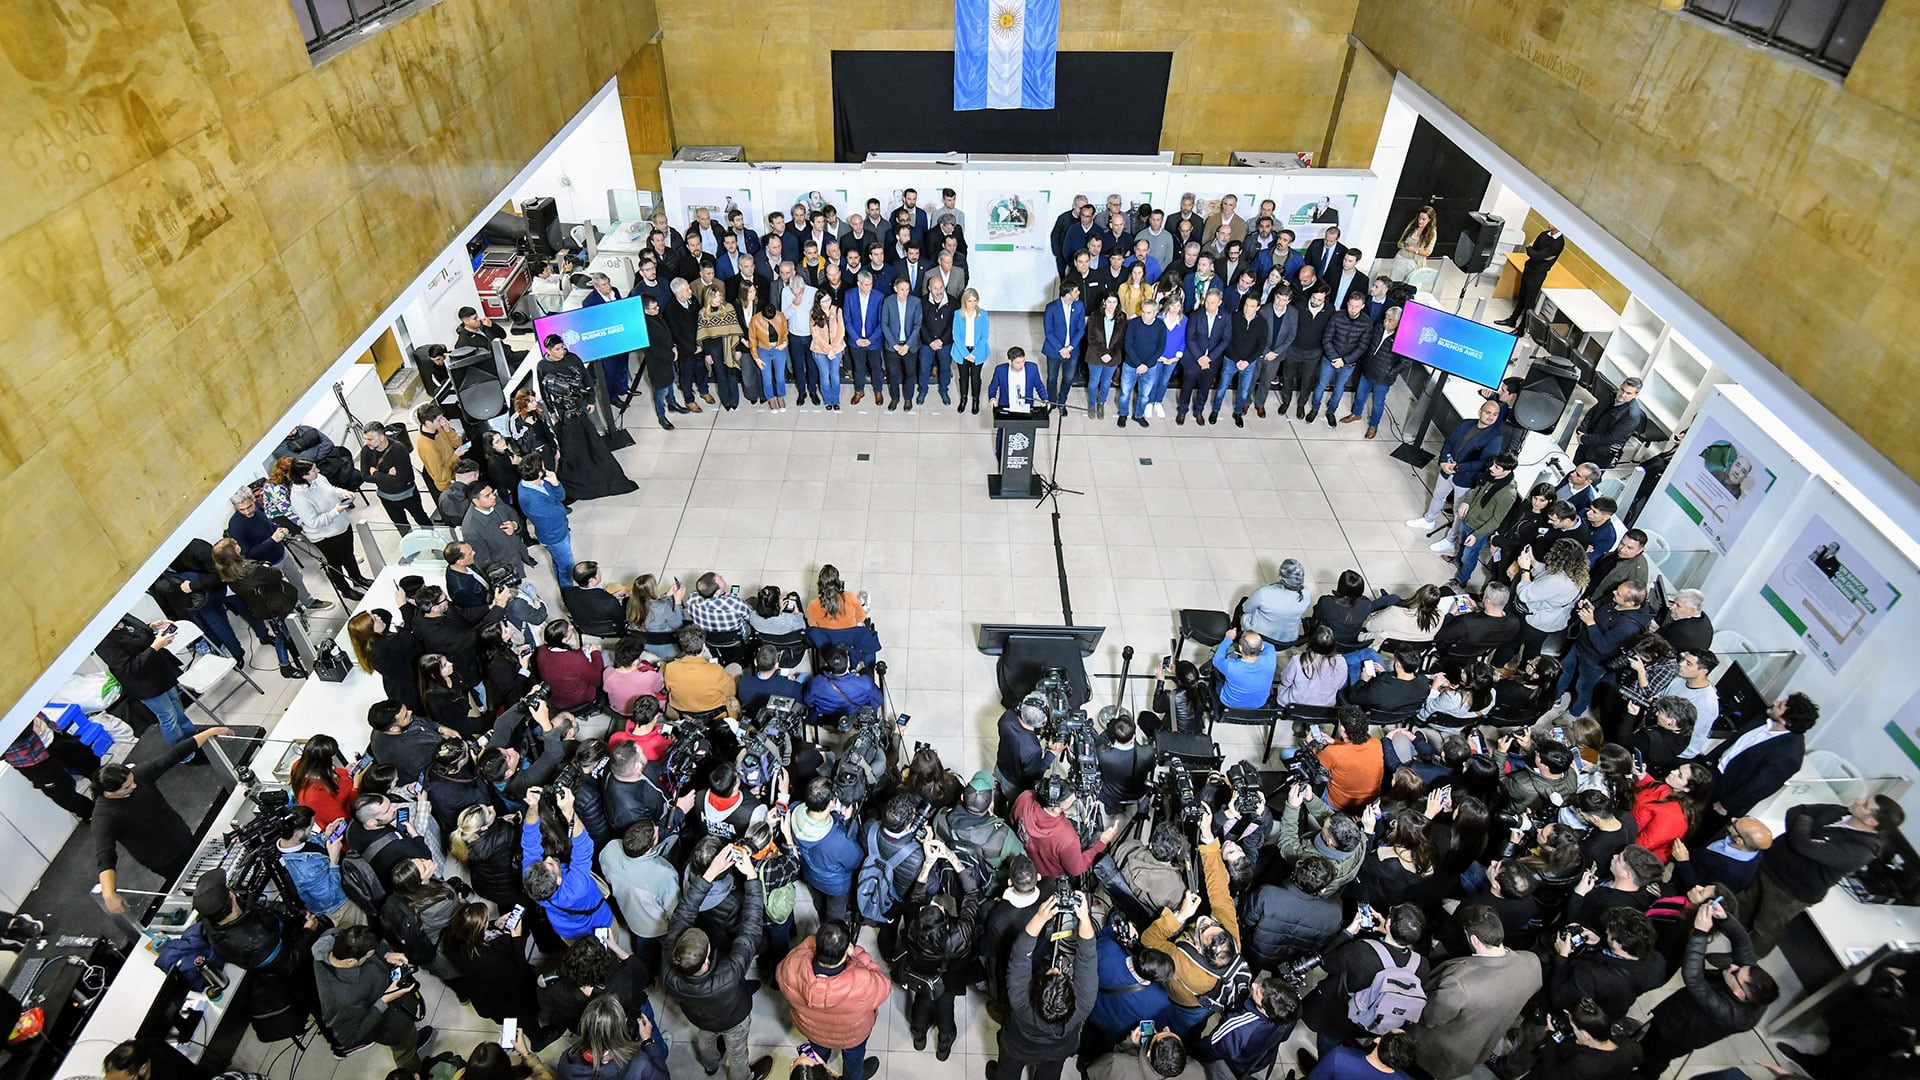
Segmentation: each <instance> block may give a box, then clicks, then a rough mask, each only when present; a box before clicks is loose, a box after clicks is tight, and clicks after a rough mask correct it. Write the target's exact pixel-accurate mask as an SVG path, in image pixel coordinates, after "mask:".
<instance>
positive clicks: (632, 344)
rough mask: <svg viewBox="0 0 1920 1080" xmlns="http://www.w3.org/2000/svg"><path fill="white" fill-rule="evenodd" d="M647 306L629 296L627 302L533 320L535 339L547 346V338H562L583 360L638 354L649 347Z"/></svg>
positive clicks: (640, 298)
mask: <svg viewBox="0 0 1920 1080" xmlns="http://www.w3.org/2000/svg"><path fill="white" fill-rule="evenodd" d="M644 304H645V298H644V297H639V296H629V297H627V298H626V299H625V300H615V301H613V302H611V303H606V304H595V305H594V306H592V307H583V308H578V309H576V310H573V311H563V312H561V313H560V314H558V315H548V316H546V317H545V318H541V319H535V320H533V337H534V340H536V341H542V342H544V341H546V340H547V335H548V334H559V335H560V340H561V341H563V342H565V343H566V346H567V350H568V351H569V352H571V353H573V354H574V355H576V356H578V357H579V358H580V359H582V360H598V359H600V358H601V357H603V356H613V355H614V354H616V353H629V352H637V351H639V350H640V349H644V348H646V347H647V311H646V308H645V306H644Z"/></svg>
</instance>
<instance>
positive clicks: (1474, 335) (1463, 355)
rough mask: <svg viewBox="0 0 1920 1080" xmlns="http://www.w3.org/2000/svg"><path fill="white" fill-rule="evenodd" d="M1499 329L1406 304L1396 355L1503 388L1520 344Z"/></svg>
mask: <svg viewBox="0 0 1920 1080" xmlns="http://www.w3.org/2000/svg"><path fill="white" fill-rule="evenodd" d="M1518 340H1519V339H1518V338H1515V337H1514V336H1513V335H1512V334H1509V333H1507V332H1506V331H1504V330H1501V329H1500V328H1498V327H1494V326H1487V325H1485V324H1483V323H1477V322H1474V321H1473V320H1472V319H1463V318H1461V317H1460V316H1458V315H1454V314H1450V313H1448V312H1445V311H1441V310H1440V309H1439V308H1433V307H1428V306H1427V305H1425V304H1420V303H1415V302H1414V301H1411V300H1409V301H1407V305H1406V308H1405V310H1403V311H1401V313H1400V329H1399V330H1397V331H1396V332H1395V333H1394V335H1393V351H1394V352H1397V353H1399V354H1400V355H1401V356H1404V357H1407V358H1408V359H1410V360H1417V361H1419V362H1420V363H1422V364H1425V365H1427V366H1428V367H1432V368H1438V369H1439V370H1441V371H1444V372H1447V373H1448V374H1450V375H1458V376H1460V377H1461V378H1463V379H1465V380H1467V381H1468V382H1472V383H1479V384H1480V385H1481V386H1485V387H1487V388H1489V389H1492V388H1496V387H1498V386H1499V385H1500V379H1501V377H1502V376H1504V375H1506V373H1507V362H1508V361H1509V360H1512V359H1513V347H1514V345H1515V344H1516V343H1517V342H1518Z"/></svg>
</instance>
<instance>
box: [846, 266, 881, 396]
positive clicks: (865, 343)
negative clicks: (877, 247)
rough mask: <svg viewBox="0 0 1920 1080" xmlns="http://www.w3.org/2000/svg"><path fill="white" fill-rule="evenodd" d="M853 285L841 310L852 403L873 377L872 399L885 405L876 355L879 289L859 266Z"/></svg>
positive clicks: (878, 337) (868, 271)
mask: <svg viewBox="0 0 1920 1080" xmlns="http://www.w3.org/2000/svg"><path fill="white" fill-rule="evenodd" d="M854 281H855V288H854V290H853V291H852V292H850V293H848V294H847V299H846V303H845V305H844V308H845V310H844V311H843V312H842V318H843V319H844V321H845V323H846V327H847V356H848V358H849V359H850V360H851V361H852V366H853V404H855V405H858V404H860V400H861V399H862V398H864V397H866V392H867V380H869V379H871V380H873V403H874V404H875V405H885V404H886V403H887V401H886V394H885V392H884V391H882V390H881V386H882V384H883V383H884V382H885V380H886V369H885V368H884V367H883V366H882V361H881V358H880V303H881V301H882V299H883V297H882V296H881V294H880V290H879V289H876V288H874V287H873V271H871V270H862V271H860V274H859V276H858V277H856V278H855V279H854Z"/></svg>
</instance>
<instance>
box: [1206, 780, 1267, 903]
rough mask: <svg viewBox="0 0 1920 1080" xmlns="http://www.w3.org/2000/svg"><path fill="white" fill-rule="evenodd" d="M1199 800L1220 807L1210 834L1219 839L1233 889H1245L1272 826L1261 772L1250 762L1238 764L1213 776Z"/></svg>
mask: <svg viewBox="0 0 1920 1080" xmlns="http://www.w3.org/2000/svg"><path fill="white" fill-rule="evenodd" d="M1200 797H1201V799H1202V801H1204V802H1206V803H1208V804H1209V805H1211V804H1212V803H1213V802H1215V801H1216V800H1218V802H1219V803H1220V809H1218V810H1215V811H1214V812H1213V831H1214V833H1215V834H1216V835H1218V836H1219V837H1220V841H1221V844H1222V847H1221V853H1222V855H1223V856H1224V858H1225V859H1226V862H1227V870H1228V871H1230V872H1231V873H1232V874H1233V880H1234V884H1235V886H1236V887H1238V886H1244V885H1245V884H1246V882H1247V880H1248V879H1249V878H1250V877H1251V876H1252V874H1253V859H1254V857H1255V856H1257V855H1258V854H1259V853H1260V848H1261V847H1262V846H1263V845H1264V844H1265V843H1266V842H1267V834H1268V833H1269V832H1271V831H1272V826H1273V815H1272V814H1270V813H1268V812H1267V796H1266V793H1265V792H1263V791H1261V790H1260V772H1259V770H1258V769H1255V768H1254V767H1253V765H1252V763H1251V762H1246V761H1241V762H1238V763H1236V764H1235V765H1234V766H1233V767H1232V768H1230V769H1228V770H1227V771H1226V772H1224V773H1220V772H1216V773H1214V774H1213V776H1212V777H1210V778H1209V780H1208V782H1207V787H1206V789H1205V790H1204V791H1202V792H1201V796H1200Z"/></svg>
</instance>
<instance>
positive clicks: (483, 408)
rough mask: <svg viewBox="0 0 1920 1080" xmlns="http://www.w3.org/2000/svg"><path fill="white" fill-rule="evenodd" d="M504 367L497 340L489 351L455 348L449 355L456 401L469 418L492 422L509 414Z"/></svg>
mask: <svg viewBox="0 0 1920 1080" xmlns="http://www.w3.org/2000/svg"><path fill="white" fill-rule="evenodd" d="M504 367H505V364H504V363H503V362H502V359H501V355H500V343H499V342H497V341H496V342H494V343H493V348H492V350H490V351H488V350H482V349H455V350H454V351H453V352H451V353H449V354H447V370H448V371H449V372H450V373H451V374H452V376H453V386H454V393H455V399H456V400H457V402H458V403H459V405H460V411H461V412H463V413H465V414H466V415H467V417H468V418H469V419H472V420H491V419H493V418H494V417H496V416H499V415H500V414H502V413H504V412H506V411H507V385H506V380H505V379H504V378H502V377H501V371H502V369H503V368H504Z"/></svg>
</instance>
